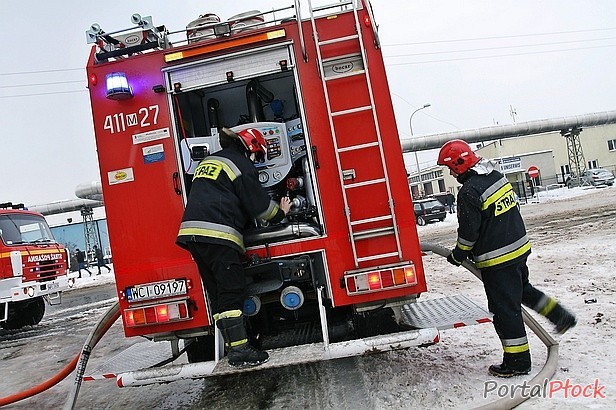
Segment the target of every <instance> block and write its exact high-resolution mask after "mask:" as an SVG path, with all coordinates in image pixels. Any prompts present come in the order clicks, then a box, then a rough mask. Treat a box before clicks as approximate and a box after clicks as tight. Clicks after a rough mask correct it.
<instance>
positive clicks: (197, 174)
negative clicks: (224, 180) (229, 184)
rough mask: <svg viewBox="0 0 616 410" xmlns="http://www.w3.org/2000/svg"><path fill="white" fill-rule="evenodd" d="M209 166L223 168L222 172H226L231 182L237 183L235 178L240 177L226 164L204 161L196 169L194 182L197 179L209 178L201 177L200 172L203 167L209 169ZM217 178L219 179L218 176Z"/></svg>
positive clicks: (216, 161)
mask: <svg viewBox="0 0 616 410" xmlns="http://www.w3.org/2000/svg"><path fill="white" fill-rule="evenodd" d="M208 165H213V166H215V167H221V168H222V170H223V171H224V172H225V174H227V176H228V177H229V179H230V180H231V181H235V178H237V177H238V175H236V173H235V172H233V169H231V167H230V166H229V165H228V164H226V163H225V162H223V161H219V160H216V159H206V160H204V161H201V163H200V164H199V165H198V166H197V168H196V169H195V174H194V177H193V180H195V179H197V178H207V177H208V176H207V175H201V173H200V172H199V171H200V169H201V168H202V167H207V166H208ZM216 177H218V174H216ZM210 179H216V178H210Z"/></svg>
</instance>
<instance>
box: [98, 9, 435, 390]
mask: <svg viewBox="0 0 616 410" xmlns="http://www.w3.org/2000/svg"><path fill="white" fill-rule="evenodd" d="M299 6H300V4H299V1H296V2H295V4H293V5H291V6H290V7H286V8H281V9H278V10H273V11H272V12H268V13H260V12H258V11H255V12H249V13H243V14H241V15H238V16H234V17H231V18H229V19H228V20H227V21H222V22H221V19H220V18H219V17H218V16H216V15H214V14H211V13H210V14H207V15H204V16H202V17H201V18H200V19H199V20H196V21H195V22H193V23H191V24H189V25H188V28H187V30H186V31H182V32H181V35H182V38H180V39H179V40H177V41H173V42H172V41H171V38H170V37H171V36H170V34H171V33H169V32H168V31H167V29H166V28H165V27H164V26H155V25H153V24H152V19H151V18H150V17H143V18H142V17H141V16H139V15H137V14H135V15H133V16H132V19H131V21H132V23H133V24H134V25H135V26H131V28H129V29H126V30H120V31H114V32H110V33H106V32H105V31H103V30H102V29H101V28H100V26H98V25H97V24H94V25H92V27H91V28H90V29H89V30H88V31H87V32H86V35H87V37H88V39H89V42H90V43H92V44H94V45H93V47H92V49H91V53H90V58H89V60H88V64H87V74H88V81H89V87H88V88H89V91H90V98H91V104H92V113H93V121H94V130H95V136H96V144H97V150H98V157H99V164H100V172H101V178H102V186H103V194H104V198H105V207H106V214H107V223H108V228H109V235H110V241H111V246H112V248H113V257H114V268H115V275H116V284H117V291H118V296H119V301H120V310H121V317H122V320H123V324H124V331H125V334H126V336H147V337H149V338H153V339H154V340H165V339H169V340H174V339H178V338H180V339H182V338H183V339H191V340H192V341H193V343H191V344H190V345H188V358H189V360H190V361H191V362H197V361H203V360H211V359H214V361H213V363H214V364H216V363H217V362H218V359H219V358H221V352H220V346H219V342H218V340H219V339H218V338H217V337H216V329H215V326H213V318H212V315H211V314H210V312H209V309H208V301H207V297H206V292H205V290H204V288H203V284H202V282H201V278H200V276H199V274H198V271H197V268H196V265H195V263H194V261H193V260H192V259H191V256H190V254H189V253H188V252H187V251H185V250H183V249H181V248H180V247H178V246H177V245H176V244H175V239H176V236H177V233H178V228H179V224H180V219H181V217H182V213H183V209H184V204H185V202H186V198H187V194H188V192H189V191H190V187H191V180H192V176H193V175H192V174H193V172H194V169H195V167H196V165H197V164H198V163H199V161H200V160H202V159H203V158H204V157H206V156H207V155H209V154H212V153H215V152H216V151H217V150H218V149H220V145H219V143H218V138H217V135H218V130H219V129H220V127H222V126H227V127H231V128H232V129H233V130H236V131H238V130H241V129H244V128H248V127H251V128H257V129H259V130H260V131H261V132H262V133H263V135H264V136H265V139H266V141H267V157H266V159H265V162H262V163H257V164H255V167H257V170H258V173H259V179H260V181H261V183H262V186H263V187H264V188H266V190H267V191H268V192H269V194H270V196H271V197H272V199H273V200H275V201H278V200H279V199H280V198H281V196H284V195H289V196H290V198H291V199H292V201H293V207H292V209H291V212H290V213H289V214H288V215H287V219H286V221H284V223H282V224H277V225H268V224H266V223H264V222H262V221H254V222H253V223H252V224H251V226H249V227H247V228H246V231H245V235H244V239H245V242H246V245H247V253H246V263H245V270H246V281H247V287H248V297H247V299H246V301H245V304H244V314H245V315H246V316H248V317H249V327H250V329H251V332H252V333H253V335H254V336H255V337H254V338H255V340H258V343H260V345H261V347H262V348H264V349H268V350H270V351H274V352H276V350H275V349H283V351H284V349H287V351H288V350H289V349H292V348H294V347H296V346H298V345H301V346H304V349H308V347H307V346H308V345H309V344H310V346H312V347H311V348H310V350H309V353H308V354H303V355H302V356H303V358H302V360H321V359H324V358H332V357H341V356H351V355H357V354H363V353H365V352H368V351H374V350H391V349H393V348H403V347H408V346H413V345H421V344H430V343H434V342H436V341H437V340H438V337H439V333H438V330H437V329H436V328H430V327H428V328H424V329H411V330H409V329H410V326H409V325H408V323H406V324H405V325H404V326H402V325H400V323H401V318H404V317H405V315H406V316H408V312H409V310H410V308H409V306H413V305H416V304H417V303H415V302H416V299H417V298H418V297H419V295H420V294H421V293H422V292H425V291H426V281H425V277H424V268H423V265H422V254H421V251H420V245H419V241H418V236H417V231H416V227H415V220H414V214H413V205H412V203H411V195H410V192H409V186H408V183H407V177H406V170H405V167H404V162H403V158H402V151H401V147H400V141H399V138H398V132H397V129H396V122H395V118H394V113H393V108H392V102H391V97H390V92H389V87H388V83H387V78H386V75H385V67H384V64H383V57H382V54H381V50H380V45H379V38H378V34H377V31H376V26H375V23H374V19H373V15H372V10H371V6H370V3H369V2H368V1H357V0H355V1H345V2H341V3H336V4H335V5H330V6H322V7H313V6H312V5H311V4H310V2H309V7H308V10H305V15H304V17H305V18H302V16H301V13H300V9H299ZM285 12H287V13H290V16H289V18H281V17H280V16H282V15H284V13H285ZM272 15H275V16H276V18H272V19H268V16H272ZM314 346H319V347H318V348H317V349H316V350H315V348H314ZM306 351H307V350H304V352H306ZM289 357H291V356H289V355H286V354H284V353H280V354H278V353H272V354H271V359H270V363H271V362H274V363H275V364H276V365H281V363H285V360H288V361H293V360H296V358H295V359H289ZM213 366H214V365H212V367H209V368H207V369H206V370H203V369H202V370H199V371H198V372H197V373H199V374H198V375H200V376H203V375H208V374H210V373H216V372H219V373H220V372H224V371H230V370H229V369H226V370H224V369H223V370H220V369H219V368H220V366H223V367H224V360H221V362H220V364H219V365H217V367H213ZM194 369H195V367H193V368H192V370H193V371H195V370H194ZM194 375H195V374H193V376H194ZM158 376H160V374H158ZM158 380H159V381H161V380H162V379H161V378H160V377H159V378H158ZM133 381H134V380H133ZM119 383H120V384H124V385H126V384H127V383H129V382H128V380H127V378H126V377H125V378H124V380H123V381H121V382H119Z"/></svg>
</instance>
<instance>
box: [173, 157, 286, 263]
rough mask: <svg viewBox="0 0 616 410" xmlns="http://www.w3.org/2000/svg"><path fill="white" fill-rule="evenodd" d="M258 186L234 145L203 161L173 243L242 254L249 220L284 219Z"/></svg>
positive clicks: (254, 172) (252, 170) (254, 173)
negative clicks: (206, 245)
mask: <svg viewBox="0 0 616 410" xmlns="http://www.w3.org/2000/svg"><path fill="white" fill-rule="evenodd" d="M284 216H285V214H284V212H283V211H282V210H281V209H280V208H279V207H278V205H277V204H276V203H275V202H273V201H272V200H271V199H270V197H269V195H268V194H267V192H266V191H265V189H263V187H262V186H261V184H260V183H259V177H258V173H257V170H256V168H255V167H254V165H253V163H252V162H251V161H250V160H249V159H248V158H246V156H245V155H244V154H243V152H241V151H240V148H238V147H237V146H236V145H231V146H229V147H227V148H224V149H223V150H221V151H218V152H216V153H215V154H213V155H210V156H208V157H206V158H205V159H204V160H202V161H201V162H200V163H199V165H198V166H197V168H196V169H195V173H194V176H193V182H192V187H191V189H190V193H189V195H188V201H187V203H186V209H185V210H184V215H183V217H182V223H181V225H180V231H179V233H178V237H177V240H176V243H177V244H178V245H180V246H182V247H184V248H186V245H185V244H186V243H187V242H205V243H213V244H220V245H226V246H229V247H232V248H235V249H237V250H239V251H241V252H244V250H245V249H244V239H243V236H242V232H243V230H244V228H245V227H246V226H247V224H248V222H249V221H250V220H251V219H254V218H258V219H263V220H266V221H270V222H273V223H277V222H280V221H281V220H282V219H283V218H284Z"/></svg>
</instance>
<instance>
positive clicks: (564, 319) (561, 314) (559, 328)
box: [545, 303, 577, 335]
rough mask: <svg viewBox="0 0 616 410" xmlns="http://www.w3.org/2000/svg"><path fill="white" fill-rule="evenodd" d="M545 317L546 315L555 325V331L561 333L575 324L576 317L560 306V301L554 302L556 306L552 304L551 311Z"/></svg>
mask: <svg viewBox="0 0 616 410" xmlns="http://www.w3.org/2000/svg"><path fill="white" fill-rule="evenodd" d="M545 317H547V318H548V319H549V320H550V322H552V323H554V325H555V326H556V333H558V334H561V335H562V334H563V333H565V332H566V331H567V330H569V329H571V328H572V327H574V326H575V325H577V319H576V318H575V316H574V315H573V313H571V312H569V311H568V310H567V309H565V308H564V307H562V305H561V304H560V303H556V306H554V308H553V309H552V311H551V312H549V313H548V314H547V315H545Z"/></svg>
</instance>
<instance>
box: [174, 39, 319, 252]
mask: <svg viewBox="0 0 616 410" xmlns="http://www.w3.org/2000/svg"><path fill="white" fill-rule="evenodd" d="M284 50H286V48H285V49H284ZM278 53H280V52H279V51H278ZM285 53H286V51H285ZM284 55H287V54H284ZM249 58H251V56H245V57H242V58H240V57H237V58H236V59H231V60H232V62H231V63H230V64H231V66H230V68H224V67H222V68H221V70H227V69H228V70H231V71H232V70H233V67H234V66H233V64H235V65H236V66H237V65H244V64H245V63H244V61H245V60H246V59H249ZM236 60H237V61H236ZM197 69H198V68H195V69H194V70H197ZM209 70H212V68H209ZM176 77H177V75H176V76H175V77H174V74H173V73H172V74H171V78H172V81H173V78H176ZM176 90H179V92H178V93H176V94H174V95H173V103H174V111H175V116H176V124H177V127H178V128H179V132H178V139H179V141H178V146H179V147H180V151H181V156H182V168H183V171H184V184H185V187H186V189H185V192H186V193H188V192H190V186H191V182H192V177H193V172H194V168H195V167H196V165H197V164H198V162H199V161H200V160H201V159H203V158H204V157H205V156H206V155H209V154H214V153H215V152H216V151H217V150H219V149H220V144H219V142H218V129H219V128H220V127H223V126H225V127H230V128H233V127H237V128H238V129H241V128H246V127H255V128H258V129H259V130H260V131H261V132H262V133H263V134H264V137H265V139H266V142H267V144H268V148H267V151H268V152H267V156H266V158H265V161H264V162H263V163H259V164H255V166H256V167H257V170H258V172H259V178H260V181H261V183H262V185H263V186H264V188H265V189H266V190H267V191H268V193H269V194H270V196H271V197H272V200H274V201H275V202H278V201H279V200H280V198H281V197H282V196H289V197H290V199H291V200H292V202H293V207H292V208H291V211H290V212H289V214H288V215H287V222H288V223H285V224H282V225H269V224H267V223H264V222H262V221H254V223H252V224H251V226H250V227H247V229H246V230H245V232H244V237H245V238H244V239H245V244H246V246H247V247H250V246H256V245H264V244H271V243H276V242H282V241H287V240H292V239H297V238H304V237H310V236H319V235H321V234H322V231H323V229H322V226H321V224H320V220H321V219H322V218H320V216H319V214H318V211H317V208H318V207H317V204H316V201H317V199H316V196H315V188H314V181H313V179H312V176H313V175H314V172H313V170H312V168H311V167H312V165H311V164H310V163H309V161H308V158H307V153H308V152H309V151H310V150H309V149H307V143H306V136H305V134H304V126H303V121H302V119H301V112H300V110H299V103H298V94H297V89H296V82H295V77H294V73H293V71H290V70H289V71H278V72H276V73H273V74H267V75H260V76H259V75H255V76H254V77H250V78H246V79H244V80H237V81H231V82H225V83H222V84H214V85H209V86H204V87H202V88H196V89H191V90H190V91H186V92H183V91H181V85H178V86H177V88H176Z"/></svg>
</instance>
